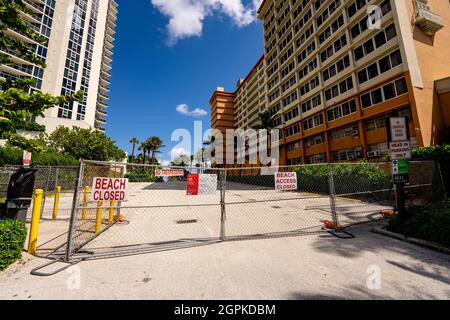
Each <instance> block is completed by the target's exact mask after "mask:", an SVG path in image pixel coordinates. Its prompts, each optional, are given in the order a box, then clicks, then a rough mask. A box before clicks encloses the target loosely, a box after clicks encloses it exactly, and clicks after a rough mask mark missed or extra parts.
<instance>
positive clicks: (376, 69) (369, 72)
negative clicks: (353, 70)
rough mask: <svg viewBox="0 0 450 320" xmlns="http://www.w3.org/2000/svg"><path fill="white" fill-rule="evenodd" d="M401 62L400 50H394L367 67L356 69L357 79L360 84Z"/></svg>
mask: <svg viewBox="0 0 450 320" xmlns="http://www.w3.org/2000/svg"><path fill="white" fill-rule="evenodd" d="M401 63H402V57H401V54H400V50H395V51H394V52H392V53H390V54H389V55H387V56H385V57H383V58H381V59H380V60H378V61H377V62H375V63H373V64H371V65H369V66H368V67H366V68H364V69H362V70H360V71H358V81H359V83H360V84H362V83H364V82H366V81H368V80H371V79H373V78H375V77H377V76H378V75H380V74H383V73H385V72H386V71H388V70H390V69H392V68H395V67H396V66H398V65H400V64H401Z"/></svg>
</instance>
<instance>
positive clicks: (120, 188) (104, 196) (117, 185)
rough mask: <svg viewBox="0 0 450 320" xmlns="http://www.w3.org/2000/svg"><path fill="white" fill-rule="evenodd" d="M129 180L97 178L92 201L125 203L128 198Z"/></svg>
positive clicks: (93, 186)
mask: <svg viewBox="0 0 450 320" xmlns="http://www.w3.org/2000/svg"><path fill="white" fill-rule="evenodd" d="M127 185H128V179H126V178H103V177H95V178H94V180H93V182H92V188H91V190H92V192H91V197H90V200H91V201H124V200H126V198H127Z"/></svg>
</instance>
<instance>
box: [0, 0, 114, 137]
mask: <svg viewBox="0 0 450 320" xmlns="http://www.w3.org/2000/svg"><path fill="white" fill-rule="evenodd" d="M24 3H25V4H26V6H27V7H28V8H29V9H30V10H31V11H32V12H33V14H32V15H29V14H26V13H23V14H22V17H23V18H24V20H25V21H27V23H28V24H29V25H30V26H31V27H32V28H33V29H34V30H36V31H37V32H38V33H39V34H40V35H42V36H43V37H45V38H46V39H47V43H46V44H44V45H40V44H38V43H36V42H34V41H33V40H32V39H29V38H28V37H27V36H26V35H23V34H20V33H18V32H16V31H14V30H10V29H9V30H8V31H7V32H8V34H9V35H10V36H13V37H15V38H17V39H20V40H22V41H26V42H28V43H30V44H31V45H33V46H34V47H35V48H36V54H37V55H38V56H39V57H41V58H42V59H44V60H45V63H46V65H47V67H46V68H45V69H42V68H40V67H38V66H35V65H33V64H31V63H28V62H26V61H22V60H21V59H18V58H15V59H14V62H16V63H17V65H15V66H0V77H1V78H17V77H30V76H31V77H34V78H35V79H36V80H37V83H36V84H35V86H34V88H33V90H36V89H37V90H41V91H43V92H45V93H49V94H52V95H55V96H58V95H65V94H70V93H74V92H76V91H78V90H80V89H83V90H84V97H83V100H82V102H80V103H79V102H71V103H67V104H64V105H60V106H56V107H54V108H51V109H48V110H46V111H45V118H37V119H32V120H34V121H36V122H37V123H39V124H43V125H45V126H46V130H47V132H51V131H53V130H54V129H55V128H56V127H57V126H60V125H62V126H66V127H73V126H78V127H82V128H95V129H97V130H101V131H104V125H105V123H106V120H105V117H106V115H107V112H106V108H107V107H108V105H107V101H108V92H109V84H110V82H109V78H110V76H111V73H110V72H111V69H112V65H111V63H112V55H113V52H112V50H113V47H114V35H115V28H116V20H117V7H118V5H117V3H116V1H115V0H24ZM0 50H1V49H0ZM9 54H10V55H11V56H14V55H13V53H9Z"/></svg>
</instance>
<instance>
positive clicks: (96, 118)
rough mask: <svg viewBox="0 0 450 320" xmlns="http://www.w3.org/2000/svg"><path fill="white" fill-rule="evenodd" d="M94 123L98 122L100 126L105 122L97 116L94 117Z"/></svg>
mask: <svg viewBox="0 0 450 320" xmlns="http://www.w3.org/2000/svg"><path fill="white" fill-rule="evenodd" d="M95 121H98V122H100V123H101V124H104V123H106V120H105V119H103V118H101V117H99V116H95Z"/></svg>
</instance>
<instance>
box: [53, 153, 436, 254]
mask: <svg viewBox="0 0 450 320" xmlns="http://www.w3.org/2000/svg"><path fill="white" fill-rule="evenodd" d="M158 168H161V166H151V165H142V164H124V163H110V162H95V161H83V162H82V163H81V165H80V168H79V177H78V185H77V187H76V189H75V194H74V197H73V208H72V214H71V218H70V227H69V231H68V237H67V244H66V246H65V250H64V252H61V251H60V252H59V253H58V254H59V258H61V255H62V254H64V260H65V261H71V260H80V259H88V258H90V257H110V256H119V255H131V254H138V253H147V252H154V251H161V250H172V249H178V248H185V247H191V246H199V245H206V244H211V243H216V242H219V241H225V240H238V239H255V238H267V237H284V236H299V235H309V234H315V233H320V232H326V231H328V230H329V229H326V228H324V225H327V223H328V224H329V225H331V226H334V227H333V228H335V229H341V228H345V227H347V226H350V225H353V224H356V223H362V222H367V221H371V220H375V219H381V218H382V217H383V215H382V214H381V213H382V211H383V210H386V209H393V208H394V205H395V192H394V186H393V184H392V182H391V173H390V164H389V163H387V162H384V163H367V162H364V163H343V164H317V165H296V166H284V167H277V168H267V167H266V168H261V167H249V168H244V167H243V168H207V169H206V168H198V167H192V168H186V167H171V166H164V168H173V169H182V170H183V173H184V174H183V175H182V176H177V177H170V178H167V177H165V178H162V177H155V170H157V169H158ZM281 171H286V172H291V171H294V172H296V173H297V180H298V181H297V188H296V190H291V191H280V190H275V185H274V172H281ZM411 172H412V174H411V178H410V184H409V185H408V186H407V187H406V188H407V194H408V195H409V196H408V197H407V200H408V201H409V203H408V204H419V203H426V202H430V201H432V200H436V199H437V198H436V197H442V195H443V186H442V179H441V178H440V172H439V169H438V167H437V165H436V164H435V163H434V162H413V163H411ZM190 173H203V174H211V175H215V176H217V186H216V187H215V188H214V189H215V190H216V192H214V193H213V194H206V195H197V196H189V195H187V193H186V183H187V178H188V175H189V174H190ZM94 177H110V178H113V177H126V178H128V179H129V186H128V196H127V200H126V201H123V202H121V203H114V202H94V201H90V200H89V199H90V197H89V194H90V192H91V190H90V189H89V187H90V186H91V185H92V181H93V179H94Z"/></svg>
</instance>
